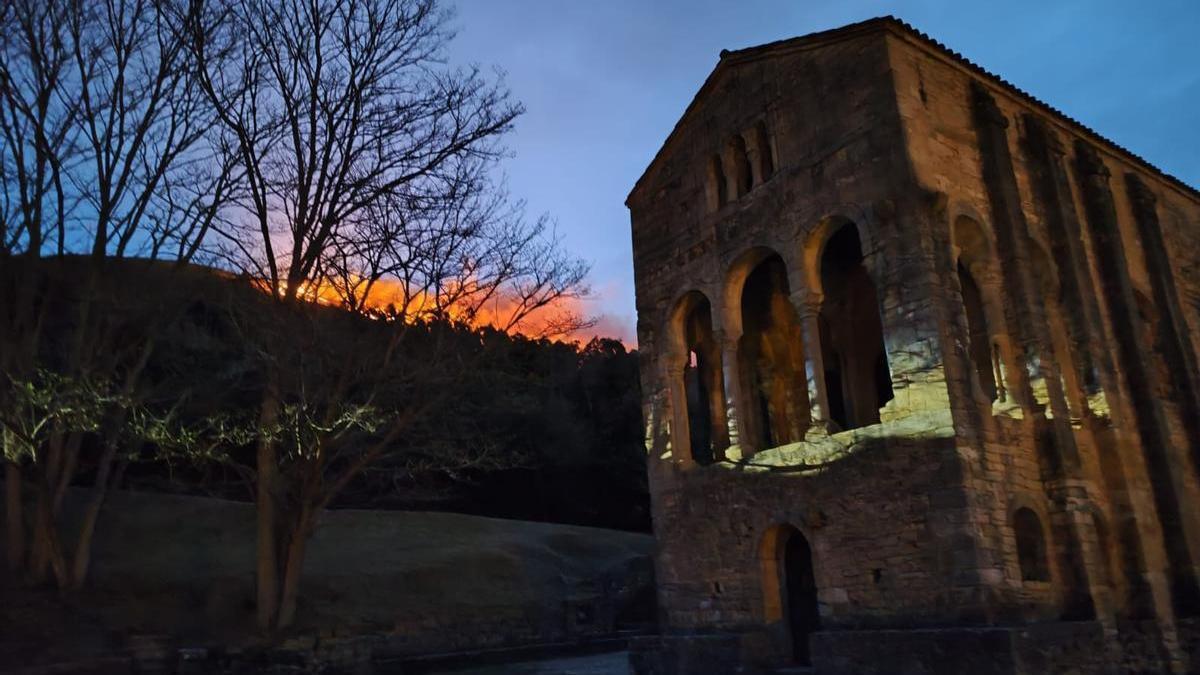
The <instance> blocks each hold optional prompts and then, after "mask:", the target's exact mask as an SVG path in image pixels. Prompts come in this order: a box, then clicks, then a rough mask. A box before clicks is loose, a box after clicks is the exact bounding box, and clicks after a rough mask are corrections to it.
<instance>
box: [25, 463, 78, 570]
mask: <svg viewBox="0 0 1200 675" xmlns="http://www.w3.org/2000/svg"><path fill="white" fill-rule="evenodd" d="M37 492H38V494H37V506H36V511H35V513H34V521H33V550H32V552H31V556H30V562H29V572H30V580H31V581H32V582H33V583H34V584H42V583H45V582H46V581H48V580H49V579H50V573H51V572H53V574H54V582H55V584H56V585H57V586H58V587H59V588H66V587H67V584H68V583H69V580H68V578H67V561H66V558H65V557H64V556H63V550H62V542H61V541H60V540H59V537H58V524H57V523H56V522H55V518H54V512H53V507H54V505H53V503H52V500H51V495H50V488H49V486H48V485H46V482H45V476H42V480H41V481H39V482H38V486H37Z"/></svg>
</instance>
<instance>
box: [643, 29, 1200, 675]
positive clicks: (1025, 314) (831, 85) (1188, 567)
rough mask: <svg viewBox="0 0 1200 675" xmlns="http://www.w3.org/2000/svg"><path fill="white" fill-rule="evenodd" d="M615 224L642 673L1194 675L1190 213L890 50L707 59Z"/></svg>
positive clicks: (850, 33) (1181, 189)
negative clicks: (629, 289)
mask: <svg viewBox="0 0 1200 675" xmlns="http://www.w3.org/2000/svg"><path fill="white" fill-rule="evenodd" d="M627 204H628V206H629V209H630V213H631V218H632V233H633V250H634V266H635V270H634V271H635V280H636V284H637V307H638V337H639V353H640V358H641V365H642V385H643V386H642V391H643V396H644V403H645V421H646V425H647V428H646V443H647V454H648V470H649V475H650V484H651V493H652V502H653V508H654V523H655V532H656V534H657V536H658V539H659V544H660V550H659V554H658V556H657V561H656V565H657V579H658V594H659V611H660V624H661V627H662V629H663V631H664V633H665V634H666V637H664V638H663V639H662V642H661V643H660V644H658V646H657V649H658V650H659V651H660V652H661V655H660V657H652V656H650V655H648V653H649V652H653V651H654V649H651V648H645V649H642V650H640V651H637V654H638V655H635V663H637V662H638V659H641V660H642V661H644V662H645V663H647V664H649V665H647V666H646V667H645V669H646V670H647V672H656V673H658V672H662V673H666V672H700V671H689V670H687V669H686V667H685V666H683V665H680V664H685V663H687V664H690V663H695V662H699V661H708V662H713V663H735V664H737V665H738V667H741V668H750V667H758V666H761V667H773V666H781V665H785V664H788V663H795V662H797V661H799V662H805V661H808V660H810V659H811V661H812V663H813V665H814V666H816V668H817V670H818V672H826V671H827V672H841V671H849V672H1006V673H1007V672H1031V673H1032V672H1068V671H1074V672H1104V671H1105V670H1106V669H1114V668H1115V669H1117V670H1128V671H1138V670H1175V671H1184V670H1186V669H1188V668H1189V667H1191V668H1195V669H1200V662H1198V663H1195V664H1193V665H1191V666H1189V663H1193V662H1192V653H1193V652H1195V651H1197V650H1198V649H1200V648H1198V647H1197V644H1196V640H1197V638H1198V637H1200V636H1198V635H1197V629H1196V628H1195V624H1194V623H1193V622H1194V619H1193V618H1192V617H1194V616H1197V615H1200V586H1198V585H1197V578H1198V577H1197V570H1198V569H1200V565H1198V561H1200V509H1196V508H1195V506H1196V505H1197V504H1200V481H1198V458H1200V421H1198V420H1200V374H1197V370H1198V367H1197V363H1198V362H1200V358H1198V353H1197V348H1196V344H1195V342H1194V341H1193V340H1192V338H1191V336H1192V335H1194V334H1195V332H1196V329H1197V328H1200V313H1198V312H1197V307H1200V272H1198V271H1197V270H1200V194H1198V193H1197V192H1196V190H1194V189H1192V188H1189V187H1188V186H1186V185H1183V184H1182V183H1180V182H1179V181H1177V180H1175V179H1173V178H1171V177H1169V176H1165V175H1163V174H1161V173H1160V172H1158V171H1157V170H1155V169H1154V168H1153V167H1150V166H1149V165H1147V164H1146V163H1145V162H1143V161H1142V160H1140V159H1139V158H1137V157H1135V156H1133V155H1131V154H1129V153H1128V152H1127V151H1125V150H1123V149H1121V148H1120V147H1118V146H1116V145H1114V144H1112V143H1110V142H1108V141H1106V140H1104V139H1102V138H1100V137H1098V136H1097V135H1096V134H1095V133H1093V132H1091V131H1090V130H1088V129H1086V128H1084V127H1082V126H1080V125H1079V124H1077V123H1076V122H1074V121H1073V120H1070V119H1067V118H1065V117H1063V116H1062V115H1061V114H1060V113H1058V112H1057V111H1055V110H1054V109H1052V108H1050V107H1049V106H1047V105H1045V104H1043V103H1041V102H1039V101H1037V100H1036V99H1033V98H1032V97H1030V96H1028V95H1027V94H1025V93H1023V92H1021V91H1019V90H1017V89H1015V88H1014V87H1012V86H1011V85H1008V84H1007V83H1005V82H1004V81H1002V80H1000V79H998V78H996V77H994V76H992V75H989V74H988V73H986V72H984V71H982V70H981V69H979V68H977V67H975V66H974V65H972V64H970V63H969V62H967V61H965V60H964V59H962V58H961V57H959V56H958V55H956V54H953V53H952V52H949V51H947V50H946V49H945V48H944V47H942V46H941V45H939V44H937V43H935V42H933V41H932V40H930V39H929V38H927V37H925V36H923V35H921V34H920V33H917V32H916V31H914V30H913V29H911V28H910V27H908V26H907V25H905V24H903V23H901V22H898V21H896V20H894V19H881V20H874V21H869V22H865V23H862V24H856V25H853V26H848V27H846V28H843V29H838V30H835V31H829V32H826V33H820V34H815V35H811V36H807V37H804V38H797V39H795V40H789V41H784V42H780V43H773V44H770V45H764V46H762V47H756V48H752V49H747V50H742V51H738V52H728V53H725V54H723V55H722V58H721V61H720V63H719V65H718V66H717V68H716V69H715V70H714V71H713V73H712V75H711V76H710V77H709V79H708V80H707V81H706V82H705V84H704V86H703V87H702V89H701V91H700V92H699V94H698V95H697V96H696V99H695V100H694V101H693V102H692V104H691V105H690V106H689V107H688V109H687V111H686V112H685V113H684V115H683V117H682V119H681V120H680V121H679V123H678V125H677V126H676V128H675V130H674V131H673V132H672V134H671V135H670V137H669V138H668V139H667V141H666V143H665V144H664V146H663V148H662V149H661V150H660V151H659V153H658V155H657V156H656V157H655V159H654V161H653V162H652V163H651V165H650V166H649V168H648V169H647V170H646V173H645V174H644V175H643V176H642V178H641V179H640V180H639V181H638V183H637V185H636V186H635V187H634V189H633V191H632V193H631V194H630V196H629V199H628V201H627ZM798 542H802V543H798ZM1064 620H1066V621H1064ZM864 642H866V643H868V646H867V647H862V643H864ZM805 645H808V647H809V649H807V650H806V649H805V648H804V646H805ZM856 649H858V650H859V651H855V650H856ZM635 651H636V650H635ZM718 654H723V655H724V656H719V655H718ZM639 655H640V656H639ZM655 658H657V659H658V660H655ZM754 664H758V665H757V666H756V665H754ZM1106 664H1108V665H1106ZM1112 664H1119V665H1115V666H1114V665H1112ZM725 672H733V671H725Z"/></svg>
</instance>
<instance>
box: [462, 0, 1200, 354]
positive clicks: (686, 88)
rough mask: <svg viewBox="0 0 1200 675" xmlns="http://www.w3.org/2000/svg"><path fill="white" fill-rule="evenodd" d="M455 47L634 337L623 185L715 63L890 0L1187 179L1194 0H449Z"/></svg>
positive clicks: (1197, 64) (530, 192) (1199, 117)
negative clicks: (484, 72) (485, 85)
mask: <svg viewBox="0 0 1200 675" xmlns="http://www.w3.org/2000/svg"><path fill="white" fill-rule="evenodd" d="M451 4H452V5H453V6H454V7H456V9H457V16H456V18H455V20H454V23H455V25H456V26H457V28H458V38H457V39H456V40H455V41H454V43H453V45H452V48H451V54H450V57H451V59H452V60H453V61H456V62H473V63H478V64H480V65H483V66H485V67H491V66H496V67H499V68H501V69H503V70H504V71H505V72H506V73H507V76H506V81H507V83H508V85H509V86H510V88H511V89H512V92H513V94H514V96H515V97H516V98H517V99H519V100H520V101H521V102H523V103H524V104H525V106H526V108H527V112H526V114H525V116H524V117H522V118H521V119H520V121H519V122H518V125H517V129H516V131H515V132H514V133H513V134H512V135H511V136H510V138H509V139H508V145H509V147H510V149H511V150H512V151H513V152H514V153H515V156H514V157H513V158H512V159H510V160H508V161H507V162H506V163H505V172H506V174H507V176H508V184H509V187H510V188H511V190H512V192H513V194H514V195H515V196H517V197H521V198H524V199H525V200H527V201H528V205H529V210H530V212H531V213H535V214H536V213H541V212H548V213H550V214H551V215H552V216H553V217H554V218H555V219H556V220H557V222H558V227H559V232H560V234H562V235H563V237H564V243H565V246H566V247H567V248H568V249H570V250H571V251H573V252H574V253H576V254H577V255H580V256H582V257H584V258H585V259H587V260H588V261H590V262H591V264H592V274H591V284H592V287H593V290H594V291H595V298H594V299H593V300H592V301H591V302H590V303H589V307H588V309H589V310H590V311H591V313H593V314H597V315H600V314H603V315H604V317H605V318H604V320H603V321H602V323H601V324H600V326H599V327H598V328H599V329H600V330H601V331H602V332H606V333H615V334H616V335H617V336H618V337H622V338H624V339H626V340H627V341H628V340H631V339H632V338H633V337H634V331H633V327H634V323H635V319H636V317H635V312H634V304H633V263H632V258H631V252H630V239H629V213H628V211H627V210H626V208H625V205H624V202H625V196H626V195H627V194H628V193H629V190H630V188H632V186H633V183H634V181H635V180H637V178H638V176H640V175H641V173H642V171H643V170H644V169H645V167H646V165H647V164H648V163H649V161H650V159H651V158H652V157H653V156H654V153H655V152H656V151H657V150H658V148H659V146H660V145H661V144H662V142H663V141H664V140H665V139H666V136H667V134H668V133H669V132H670V130H671V128H672V127H673V126H674V124H675V122H676V120H678V118H679V116H680V115H681V114H682V113H683V110H684V108H685V107H686V106H687V104H688V102H689V101H690V100H691V99H692V96H693V95H694V94H695V92H696V90H697V89H698V88H699V87H700V85H701V83H702V82H703V81H704V78H705V77H707V76H708V73H709V72H710V71H711V70H712V68H713V66H714V65H715V64H716V62H717V58H718V53H719V52H720V50H721V49H738V48H742V47H749V46H753V45H757V44H762V43H764V42H770V41H773V40H779V39H782V38H788V37H794V36H797V35H803V34H805V33H811V32H813V31H819V30H825V29H828V28H835V27H837V26H840V25H844V24H847V23H852V22H854V21H861V20H863V19H867V18H870V17H873V16H881V15H885V14H892V15H895V16H897V17H899V18H901V19H904V20H905V21H907V22H909V23H910V24H912V25H913V26H915V27H916V28H917V29H919V30H922V31H924V32H925V33H928V34H929V35H930V36H932V37H933V38H935V39H937V40H939V41H940V42H942V43H944V44H946V45H947V46H949V47H950V48H951V49H954V50H955V51H958V52H960V53H962V54H963V55H964V56H966V57H967V58H969V59H971V60H972V61H974V62H976V63H978V64H979V65H981V66H983V67H984V68H986V69H988V70H990V71H992V72H995V73H998V74H1000V75H1001V76H1003V77H1004V78H1005V79H1007V80H1009V81H1010V82H1012V83H1014V84H1015V85H1017V86H1019V87H1021V88H1023V89H1025V90H1027V91H1029V92H1030V93H1032V94H1033V95H1034V96H1037V97H1038V98H1041V99H1043V100H1044V101H1046V102H1048V103H1050V104H1051V105H1054V106H1055V107H1057V108H1059V109H1060V110H1062V111H1064V112H1065V113H1067V114H1068V115H1071V116H1072V117H1074V118H1076V119H1078V120H1080V121H1081V122H1083V123H1084V124H1087V125H1088V126H1090V127H1092V128H1094V129H1095V130H1097V131H1098V132H1100V133H1101V134H1103V135H1105V136H1107V137H1109V138H1110V139H1112V140H1114V141H1115V142H1117V143H1118V144H1120V145H1123V146H1124V147H1126V148H1128V149H1130V150H1131V151H1133V152H1135V153H1137V154H1140V155H1141V156H1142V157H1144V158H1146V159H1147V160H1149V161H1150V162H1151V163H1152V164H1155V165H1156V166H1158V167H1159V168H1161V169H1163V170H1165V171H1166V172H1168V173H1171V174H1174V175H1175V176H1177V177H1179V178H1181V179H1182V180H1184V181H1185V182H1187V183H1189V184H1191V185H1194V186H1200V124H1198V123H1200V38H1197V35H1198V34H1200V31H1198V29H1200V0H1143V1H1142V2H1130V1H1129V0H1120V1H1117V0H1093V1H1082V0H1073V1H1065V2H1054V1H1051V0H1042V1H1041V2H1026V1H1020V2H974V1H968V0H963V1H960V2H933V1H931V0H925V1H912V2H892V3H887V2H872V1H867V0H848V1H847V0H843V1H836V2H835V1H818V0H790V1H788V0H721V1H717V0H690V1H685V0H669V1H668V0H588V1H584V0H457V1H456V2H451Z"/></svg>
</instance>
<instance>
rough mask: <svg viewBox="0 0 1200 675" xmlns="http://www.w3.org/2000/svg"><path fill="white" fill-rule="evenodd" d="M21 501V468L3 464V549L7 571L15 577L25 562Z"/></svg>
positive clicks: (12, 464)
mask: <svg viewBox="0 0 1200 675" xmlns="http://www.w3.org/2000/svg"><path fill="white" fill-rule="evenodd" d="M23 507H24V504H23V502H22V501H21V467H20V465H19V464H17V463H16V462H7V461H6V462H5V463H4V512H5V516H6V521H5V526H4V530H5V535H6V536H7V540H6V542H5V548H6V549H7V552H8V570H9V571H10V572H12V573H13V576H16V574H17V573H18V572H20V571H21V568H22V567H23V563H24V562H25V515H24V508H23Z"/></svg>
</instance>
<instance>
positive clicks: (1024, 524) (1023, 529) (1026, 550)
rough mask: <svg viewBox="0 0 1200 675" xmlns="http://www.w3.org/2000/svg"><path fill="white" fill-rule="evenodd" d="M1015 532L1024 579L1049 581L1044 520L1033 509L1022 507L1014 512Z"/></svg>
mask: <svg viewBox="0 0 1200 675" xmlns="http://www.w3.org/2000/svg"><path fill="white" fill-rule="evenodd" d="M1013 533H1014V534H1015V535H1016V538H1017V562H1018V564H1019V565H1020V566H1021V580H1022V581H1049V580H1050V566H1049V564H1048V563H1047V562H1046V538H1045V535H1044V534H1043V533H1042V521H1040V520H1038V517H1037V514H1036V513H1034V512H1033V510H1032V509H1029V508H1026V507H1021V508H1019V509H1017V510H1016V512H1015V513H1013Z"/></svg>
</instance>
